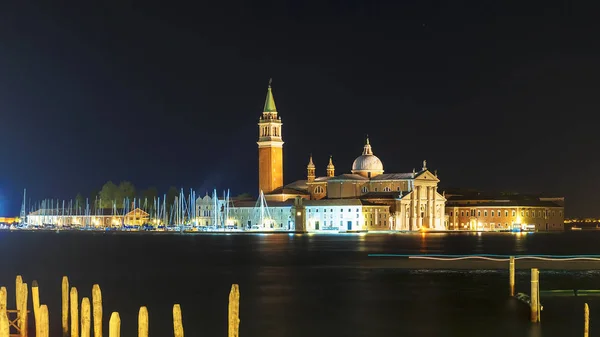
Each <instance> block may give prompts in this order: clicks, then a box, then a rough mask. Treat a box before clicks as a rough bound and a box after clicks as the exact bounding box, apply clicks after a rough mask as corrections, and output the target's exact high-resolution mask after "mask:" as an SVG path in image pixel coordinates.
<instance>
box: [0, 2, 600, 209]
mask: <svg viewBox="0 0 600 337" xmlns="http://www.w3.org/2000/svg"><path fill="white" fill-rule="evenodd" d="M90 3H94V5H92V4H90ZM444 3H445V4H439V3H437V2H432V1H423V0H419V1H365V2H361V1H354V0H338V1H325V0H318V1H283V0H274V1H271V2H259V1H247V2H244V1H237V0H234V1H210V2H208V1H199V2H197V1H196V2H190V3H183V2H175V1H169V2H167V1H165V2H163V3H155V2H152V1H139V2H128V1H114V2H112V3H111V2H110V1H98V2H89V1H72V2H61V6H52V4H56V2H52V1H46V2H44V1H36V2H33V1H27V0H22V1H12V4H10V5H9V4H3V5H1V6H0V7H1V8H0V117H1V119H0V130H1V132H0V159H1V164H0V214H17V213H18V209H19V204H20V202H21V195H22V191H23V188H27V190H28V193H29V194H30V195H31V198H32V199H33V200H37V199H41V198H45V197H55V198H67V199H68V198H71V197H73V196H74V195H75V194H76V193H78V192H81V193H82V194H83V195H84V196H88V195H89V193H90V191H92V190H93V189H96V188H100V187H101V186H102V184H103V183H104V182H106V181H107V180H113V181H115V182H118V181H121V180H130V181H132V182H133V183H134V184H135V185H136V187H137V188H138V189H142V188H145V187H148V186H156V187H158V188H159V189H160V190H161V191H166V189H167V188H168V187H169V186H170V185H175V186H177V187H185V188H194V189H197V190H198V191H199V192H198V193H201V194H204V192H205V191H206V190H209V191H210V190H212V189H213V188H218V189H219V190H223V189H226V188H230V189H231V193H232V194H238V193H242V192H251V193H256V190H257V174H258V173H257V171H258V170H257V146H256V140H257V135H258V131H257V126H256V122H257V121H258V117H259V116H260V114H261V111H262V105H263V103H264V98H265V93H266V87H267V83H268V80H269V78H270V77H272V78H273V92H274V95H275V100H276V103H277V108H278V110H279V114H280V116H281V118H282V120H283V124H284V126H283V137H284V141H285V142H286V143H285V145H284V158H285V164H284V167H285V181H286V183H289V182H291V181H293V180H297V179H303V178H304V177H305V174H306V171H305V167H306V163H307V161H308V155H309V153H313V156H314V162H315V164H316V165H317V175H324V174H325V166H326V164H327V159H328V156H329V155H330V154H331V155H333V158H334V163H335V165H336V173H338V174H339V173H345V172H349V171H350V168H351V165H352V161H353V160H354V158H355V157H357V156H358V155H360V154H361V151H362V147H363V144H364V139H365V135H366V134H368V135H369V136H370V139H371V144H372V145H373V151H374V153H375V155H377V156H378V157H379V158H380V159H381V160H382V161H383V163H384V166H385V170H386V172H409V171H412V169H413V168H417V169H418V168H420V166H421V163H422V160H423V159H426V160H427V162H428V167H429V168H431V169H437V170H439V175H440V179H441V184H440V191H441V190H443V189H444V187H453V186H456V187H469V188H478V189H487V190H510V191H520V192H548V193H552V194H558V195H562V196H565V198H566V203H567V208H566V209H567V210H566V213H567V215H569V216H588V215H589V216H592V215H600V212H599V210H598V207H597V205H600V194H599V193H598V192H597V191H599V190H600V180H599V179H598V178H597V174H598V172H600V159H599V157H598V152H599V150H598V149H599V145H600V140H599V139H598V131H597V130H598V123H597V122H595V121H596V120H597V119H598V117H597V116H596V115H597V114H599V113H600V102H599V97H600V95H599V94H598V92H599V91H598V89H599V84H598V81H599V78H600V48H599V45H598V36H599V34H600V29H599V27H598V23H597V22H598V21H597V20H596V18H595V17H594V13H596V10H595V9H593V8H588V7H585V4H586V3H589V4H591V3H592V2H591V1H590V2H584V1H582V2H578V3H576V2H552V1H543V2H542V1H539V2H538V1H514V2H513V1H473V2H464V1H447V2H444Z"/></svg>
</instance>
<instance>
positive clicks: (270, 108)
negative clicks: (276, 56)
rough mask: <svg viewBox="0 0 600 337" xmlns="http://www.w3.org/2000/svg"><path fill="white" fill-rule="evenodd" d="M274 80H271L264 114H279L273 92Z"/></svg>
mask: <svg viewBox="0 0 600 337" xmlns="http://www.w3.org/2000/svg"><path fill="white" fill-rule="evenodd" d="M272 81H273V79H272V78H271V79H269V88H268V89H267V99H266V100H265V108H264V109H263V111H264V112H277V108H276V107H275V99H274V98H273V92H272V91H271V82H272Z"/></svg>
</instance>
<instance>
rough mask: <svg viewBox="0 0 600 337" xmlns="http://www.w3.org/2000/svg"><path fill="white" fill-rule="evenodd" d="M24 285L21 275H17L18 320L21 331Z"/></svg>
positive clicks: (16, 299) (16, 300)
mask: <svg viewBox="0 0 600 337" xmlns="http://www.w3.org/2000/svg"><path fill="white" fill-rule="evenodd" d="M22 285H23V278H22V277H21V275H17V278H16V280H15V302H16V303H15V304H16V305H17V319H18V321H17V322H18V323H17V325H18V326H19V329H20V327H21V303H22V301H21V286H22Z"/></svg>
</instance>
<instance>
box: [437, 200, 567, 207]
mask: <svg viewBox="0 0 600 337" xmlns="http://www.w3.org/2000/svg"><path fill="white" fill-rule="evenodd" d="M446 207H563V206H561V205H560V204H558V203H556V202H553V201H542V200H496V201H481V202H477V201H473V202H470V203H468V202H467V201H460V202H459V201H456V202H446Z"/></svg>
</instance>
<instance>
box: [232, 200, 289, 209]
mask: <svg viewBox="0 0 600 337" xmlns="http://www.w3.org/2000/svg"><path fill="white" fill-rule="evenodd" d="M256 204H257V200H253V201H249V200H233V201H231V206H232V207H236V208H243V207H247V208H254V207H256ZM266 204H267V207H291V206H293V205H294V200H288V201H267V202H266Z"/></svg>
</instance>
